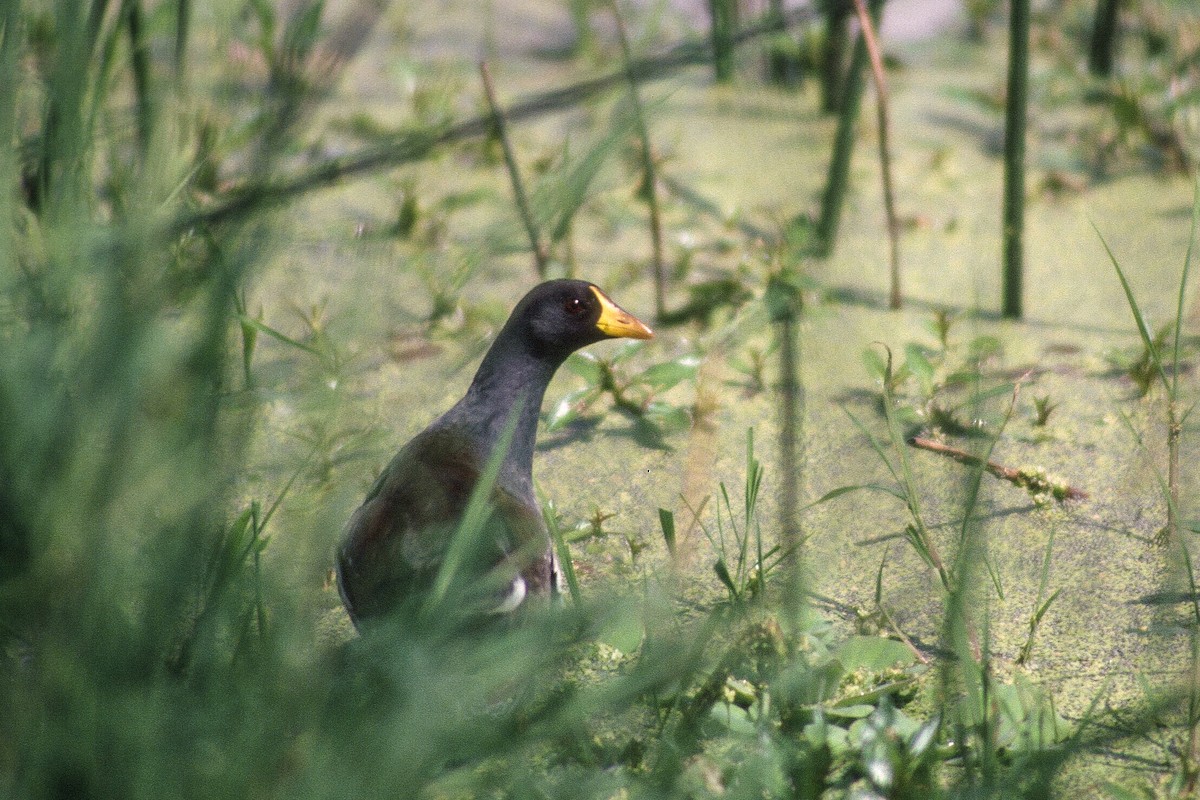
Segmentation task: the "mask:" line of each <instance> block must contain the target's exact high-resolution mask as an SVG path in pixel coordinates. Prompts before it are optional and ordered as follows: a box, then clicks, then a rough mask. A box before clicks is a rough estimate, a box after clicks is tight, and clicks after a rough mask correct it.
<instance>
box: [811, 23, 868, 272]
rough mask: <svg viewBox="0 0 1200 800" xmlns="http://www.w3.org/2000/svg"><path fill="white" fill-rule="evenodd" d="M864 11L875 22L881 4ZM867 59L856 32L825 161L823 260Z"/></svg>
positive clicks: (842, 189) (836, 218)
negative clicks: (826, 162) (831, 149)
mask: <svg viewBox="0 0 1200 800" xmlns="http://www.w3.org/2000/svg"><path fill="white" fill-rule="evenodd" d="M868 8H869V10H870V12H871V14H870V15H871V18H872V19H874V20H875V21H876V22H878V20H879V12H880V10H881V9H882V8H883V0H871V2H870V4H869V6H868ZM868 58H869V54H868V53H867V44H866V40H865V39H864V37H863V35H862V33H861V32H860V33H859V35H858V37H857V39H855V42H854V52H853V54H852V55H851V56H850V66H849V68H848V69H847V71H846V77H845V81H844V84H843V91H842V101H841V108H840V113H839V114H838V126H837V132H836V133H835V134H834V140H833V154H832V156H831V157H830V159H829V172H828V175H827V177H826V180H825V192H824V194H823V195H822V198H821V216H820V219H819V220H818V221H817V247H818V252H819V253H820V254H821V255H823V256H828V255H829V254H830V253H832V252H833V245H834V242H835V241H836V240H837V233H838V227H839V226H840V225H841V220H842V207H843V206H844V205H845V200H846V186H847V184H848V183H849V181H850V161H851V158H852V157H853V155H854V127H855V125H856V123H857V122H858V111H859V106H861V105H862V93H863V82H864V77H863V70H864V68H865V67H866V66H867V62H868Z"/></svg>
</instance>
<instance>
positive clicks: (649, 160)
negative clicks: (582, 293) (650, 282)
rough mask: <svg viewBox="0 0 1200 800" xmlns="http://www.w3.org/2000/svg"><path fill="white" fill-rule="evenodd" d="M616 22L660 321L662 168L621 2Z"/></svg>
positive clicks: (616, 6) (615, 3)
mask: <svg viewBox="0 0 1200 800" xmlns="http://www.w3.org/2000/svg"><path fill="white" fill-rule="evenodd" d="M610 5H611V7H612V12H613V19H614V20H615V21H616V24H617V40H618V41H619V42H620V44H621V60H622V63H623V65H624V67H625V75H626V77H627V78H628V80H629V104H630V107H631V108H632V109H633V118H634V124H635V125H637V133H638V139H639V140H640V142H641V156H642V196H643V197H644V198H645V200H646V205H647V206H648V207H649V209H650V243H651V247H652V250H653V252H652V258H653V259H654V261H653V267H654V313H655V314H656V316H657V317H658V318H659V319H662V317H663V314H665V313H666V310H667V305H666V303H667V301H666V293H667V290H666V282H667V281H666V275H665V270H664V267H663V244H662V216H661V214H660V212H659V207H658V167H657V165H656V164H655V163H654V148H653V146H652V145H651V143H650V126H649V124H647V122H646V114H645V110H644V108H643V107H642V98H641V95H640V94H639V92H638V85H637V78H636V77H634V74H633V71H632V64H633V55H632V52H631V51H630V48H629V34H628V32H627V31H626V29H625V19H624V17H623V15H622V14H621V7H620V3H619V0H611V3H610Z"/></svg>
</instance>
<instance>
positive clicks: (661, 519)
mask: <svg viewBox="0 0 1200 800" xmlns="http://www.w3.org/2000/svg"><path fill="white" fill-rule="evenodd" d="M658 524H659V525H660V526H662V532H663V541H665V542H666V543H667V552H669V553H670V554H671V555H672V556H674V555H675V515H674V514H672V513H671V512H670V511H668V510H667V509H665V508H660V509H659V510H658Z"/></svg>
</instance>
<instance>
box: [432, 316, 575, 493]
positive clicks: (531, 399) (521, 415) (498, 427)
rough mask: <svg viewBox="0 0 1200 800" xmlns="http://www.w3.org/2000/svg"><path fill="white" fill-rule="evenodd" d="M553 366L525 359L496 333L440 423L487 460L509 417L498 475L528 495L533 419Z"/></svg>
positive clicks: (514, 345) (534, 433) (534, 435)
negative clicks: (463, 430) (462, 430)
mask: <svg viewBox="0 0 1200 800" xmlns="http://www.w3.org/2000/svg"><path fill="white" fill-rule="evenodd" d="M559 363H561V362H560V361H558V360H556V359H552V360H547V359H545V358H535V357H531V354H530V353H528V352H527V351H525V350H524V349H522V348H521V346H520V344H519V343H518V342H515V341H512V337H505V336H504V333H501V336H500V337H498V338H497V340H496V342H495V343H494V344H493V346H492V349H491V350H489V351H488V353H487V355H486V356H484V359H483V363H481V364H480V365H479V370H478V371H477V372H476V373H475V378H474V380H472V381H471V388H470V389H468V390H467V394H466V395H465V396H464V397H463V399H462V400H460V401H459V402H458V404H457V405H456V406H455V407H454V408H453V409H451V410H450V411H449V412H447V414H446V416H445V417H444V420H445V421H446V422H448V423H452V424H455V425H464V426H467V427H469V428H471V429H472V430H473V431H474V432H475V434H476V436H477V441H478V442H479V443H480V444H481V445H482V446H483V447H484V448H485V450H486V452H485V453H482V454H481V455H483V456H484V457H489V456H490V455H491V453H492V452H493V451H494V449H495V447H496V445H497V444H499V443H500V441H501V439H502V438H503V436H504V432H505V429H506V428H507V426H508V425H509V423H510V422H511V421H512V418H513V415H514V414H515V415H516V429H515V430H514V431H513V437H512V441H511V443H510V445H509V452H508V458H507V459H506V461H505V464H504V470H503V472H504V474H505V475H506V477H507V478H508V479H509V480H513V481H519V482H520V483H521V485H522V486H523V488H527V489H528V490H529V491H530V492H532V490H533V486H532V471H533V448H534V443H535V441H536V438H537V424H538V415H539V413H540V411H541V408H542V399H543V397H544V396H545V394H546V387H548V386H549V385H550V379H551V378H553V377H554V373H555V371H556V370H557V369H558V367H559Z"/></svg>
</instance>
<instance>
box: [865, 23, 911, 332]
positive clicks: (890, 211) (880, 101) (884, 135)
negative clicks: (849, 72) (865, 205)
mask: <svg viewBox="0 0 1200 800" xmlns="http://www.w3.org/2000/svg"><path fill="white" fill-rule="evenodd" d="M854 10H855V12H856V13H857V14H858V24H859V25H860V26H861V28H862V33H863V39H864V41H865V42H866V43H867V53H868V54H869V55H870V57H871V74H872V75H873V76H874V78H875V110H876V113H877V116H878V120H879V171H880V173H881V175H882V179H883V208H884V212H885V213H886V214H887V230H888V245H889V247H888V256H889V265H890V267H891V286H890V287H889V290H888V307H889V308H892V309H898V308H900V306H901V305H902V302H903V298H902V297H901V293H900V221H899V220H898V219H897V218H896V199H895V193H894V191H893V189H892V154H891V145H890V144H889V141H890V130H891V126H890V125H889V123H888V102H889V99H888V87H887V75H886V74H885V73H884V69H883V54H882V53H881V52H880V49H879V40H878V38H877V37H876V36H875V23H874V22H872V21H871V15H870V14H869V13H867V4H866V3H865V2H864V0H854Z"/></svg>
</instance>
